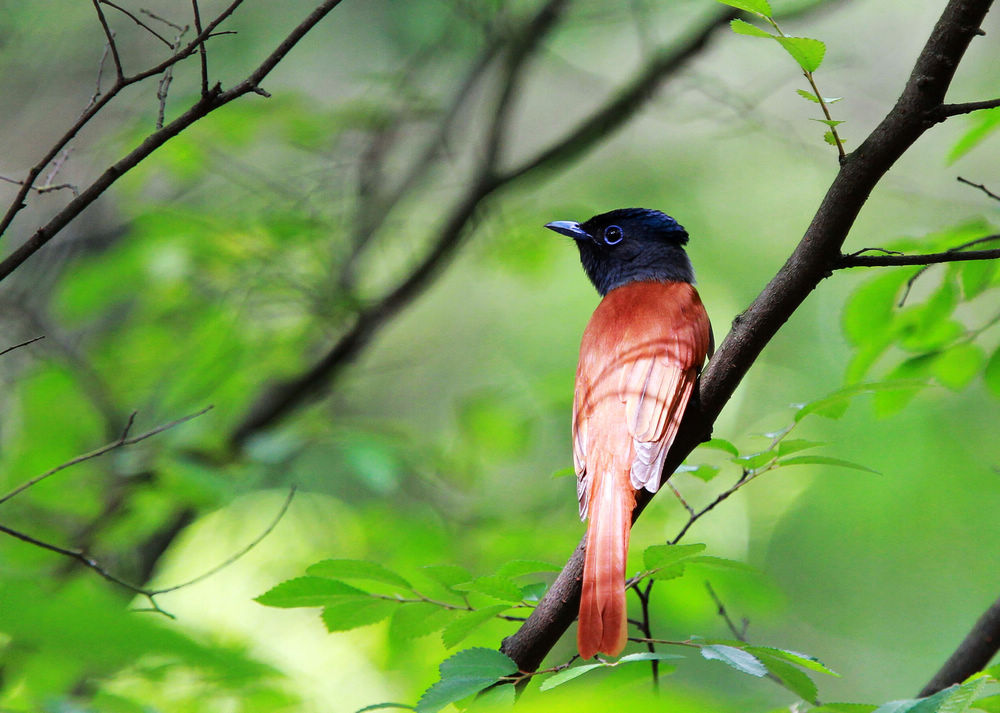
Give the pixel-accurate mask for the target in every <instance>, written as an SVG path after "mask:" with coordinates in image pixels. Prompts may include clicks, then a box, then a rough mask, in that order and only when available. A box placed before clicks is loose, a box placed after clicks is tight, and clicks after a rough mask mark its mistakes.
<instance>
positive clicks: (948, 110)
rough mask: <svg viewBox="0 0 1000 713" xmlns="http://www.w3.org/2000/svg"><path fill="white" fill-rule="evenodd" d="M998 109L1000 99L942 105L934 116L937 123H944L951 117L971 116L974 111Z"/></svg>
mask: <svg viewBox="0 0 1000 713" xmlns="http://www.w3.org/2000/svg"><path fill="white" fill-rule="evenodd" d="M996 107H1000V98H997V99H987V100H985V101H979V102H965V103H964V104H942V105H941V106H939V107H938V108H937V109H936V110H935V111H934V112H933V114H934V118H935V119H936V120H937V121H944V120H945V119H947V118H949V117H952V116H958V115H959V114H971V113H972V112H974V111H980V110H982V109H995V108H996Z"/></svg>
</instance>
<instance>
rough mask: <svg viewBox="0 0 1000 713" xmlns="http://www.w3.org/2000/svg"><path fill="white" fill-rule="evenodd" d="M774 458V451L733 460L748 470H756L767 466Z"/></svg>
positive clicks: (751, 454)
mask: <svg viewBox="0 0 1000 713" xmlns="http://www.w3.org/2000/svg"><path fill="white" fill-rule="evenodd" d="M774 458H775V453H774V451H761V452H760V453H750V454H747V455H745V456H740V457H739V458H733V462H734V463H736V464H737V465H739V466H740V467H742V468H744V469H746V470H756V469H757V468H760V467H761V466H763V465H767V464H768V463H770V462H771V461H772V460H774Z"/></svg>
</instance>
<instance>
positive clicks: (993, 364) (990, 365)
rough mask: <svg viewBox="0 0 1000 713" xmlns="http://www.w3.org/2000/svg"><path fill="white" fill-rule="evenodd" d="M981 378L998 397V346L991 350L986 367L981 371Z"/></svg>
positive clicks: (999, 361) (999, 375)
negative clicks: (991, 354) (993, 350)
mask: <svg viewBox="0 0 1000 713" xmlns="http://www.w3.org/2000/svg"><path fill="white" fill-rule="evenodd" d="M983 379H984V380H985V381H986V386H987V387H989V390H990V391H992V392H993V395H994V396H996V397H1000V348H998V349H997V350H996V351H995V352H993V356H991V357H990V360H989V361H988V362H986V369H985V370H984V371H983Z"/></svg>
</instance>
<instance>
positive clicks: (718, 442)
mask: <svg viewBox="0 0 1000 713" xmlns="http://www.w3.org/2000/svg"><path fill="white" fill-rule="evenodd" d="M700 447H701V448H712V449H714V450H717V451H724V452H726V453H728V454H729V455H731V456H733V457H737V456H739V454H740V449H739V448H737V447H736V446H735V445H733V444H732V443H730V442H729V441H727V440H726V439H725V438H712V439H710V440H707V441H705V442H704V443H702V444H701V445H700Z"/></svg>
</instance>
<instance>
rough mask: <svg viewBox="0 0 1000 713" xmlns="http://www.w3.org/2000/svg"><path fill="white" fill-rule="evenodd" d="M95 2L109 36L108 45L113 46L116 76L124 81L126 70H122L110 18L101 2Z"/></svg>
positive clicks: (112, 55)
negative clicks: (107, 16)
mask: <svg viewBox="0 0 1000 713" xmlns="http://www.w3.org/2000/svg"><path fill="white" fill-rule="evenodd" d="M92 1H93V3H94V9H95V10H97V17H98V19H99V20H100V21H101V27H102V28H104V36H105V37H107V38H108V46H109V47H111V57H112V59H113V60H114V63H115V76H117V77H118V81H119V82H120V81H122V79H124V78H125V72H124V71H123V70H122V60H121V57H119V56H118V45H116V44H115V36H114V34H113V33H112V32H111V28H110V27H108V19H107V18H106V17H104V10H102V9H101V3H100V2H99V0H92Z"/></svg>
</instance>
